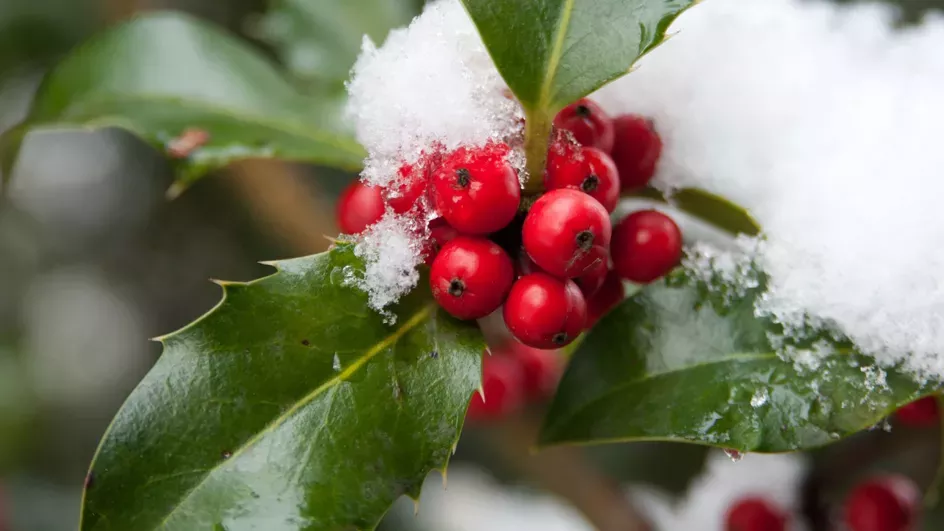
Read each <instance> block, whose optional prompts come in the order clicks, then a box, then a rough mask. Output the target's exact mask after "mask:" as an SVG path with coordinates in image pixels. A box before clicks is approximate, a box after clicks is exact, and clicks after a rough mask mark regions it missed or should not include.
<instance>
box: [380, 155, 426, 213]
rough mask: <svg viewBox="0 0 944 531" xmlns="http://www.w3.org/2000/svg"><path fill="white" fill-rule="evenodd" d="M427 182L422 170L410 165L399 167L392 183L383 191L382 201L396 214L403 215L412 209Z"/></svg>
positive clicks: (424, 189)
mask: <svg viewBox="0 0 944 531" xmlns="http://www.w3.org/2000/svg"><path fill="white" fill-rule="evenodd" d="M428 184H429V181H428V180H427V179H426V175H424V173H423V171H422V168H416V167H414V166H413V165H411V164H404V165H403V166H400V170H399V171H397V177H396V179H395V180H394V182H393V183H392V184H391V185H390V186H388V187H387V188H385V189H384V191H383V197H384V200H385V201H386V202H387V204H388V205H390V208H391V209H393V211H394V212H396V213H397V214H405V213H406V212H409V211H410V209H412V208H413V205H415V204H416V202H417V200H418V199H419V198H420V197H422V196H423V194H424V193H425V192H426V188H427V186H428Z"/></svg>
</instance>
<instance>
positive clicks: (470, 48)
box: [347, 0, 523, 186]
mask: <svg viewBox="0 0 944 531" xmlns="http://www.w3.org/2000/svg"><path fill="white" fill-rule="evenodd" d="M348 93H349V95H350V98H349V103H348V107H347V114H348V116H349V117H350V119H352V120H353V122H354V126H355V130H356V132H357V139H358V141H360V143H361V144H363V146H364V147H365V148H367V151H368V153H369V155H368V158H367V161H366V162H365V169H364V172H363V179H364V180H365V181H366V182H369V183H372V184H376V185H379V186H383V185H386V184H388V183H389V182H390V180H391V179H392V178H393V177H394V176H395V175H396V171H397V169H398V168H399V167H400V164H401V163H402V162H403V161H407V162H413V161H415V160H416V159H417V157H418V156H419V154H420V152H422V151H423V150H424V149H428V148H429V147H430V146H432V145H437V144H441V145H442V146H443V147H444V148H445V149H447V150H451V149H455V148H457V147H459V146H480V145H484V144H485V143H486V142H487V141H488V140H503V139H506V138H508V137H510V136H514V135H517V134H520V130H521V126H520V122H519V120H520V119H521V118H522V117H523V113H522V111H521V109H520V106H519V105H518V104H517V103H516V102H515V101H514V100H513V99H511V98H509V97H508V94H509V92H508V89H507V86H506V85H505V82H504V81H503V80H502V78H501V76H500V75H499V73H498V70H497V69H496V68H495V64H494V63H493V62H492V59H491V57H489V55H488V52H487V51H486V49H485V46H484V45H483V44H482V40H481V38H480V37H479V35H478V32H477V31H476V29H475V25H474V24H473V23H472V20H471V19H470V18H469V16H468V14H467V13H466V11H465V9H464V8H463V7H462V5H461V4H460V3H459V1H458V0H440V1H437V2H433V3H430V4H428V5H427V7H426V9H425V10H424V11H423V13H422V14H421V15H420V16H419V17H417V18H416V19H414V20H413V22H412V23H411V24H410V25H409V27H407V28H405V29H399V30H394V31H392V32H391V33H390V35H389V36H388V37H387V40H386V42H385V43H384V44H383V46H381V47H380V48H377V47H376V46H375V45H374V44H373V43H372V42H371V41H370V40H369V39H367V38H365V40H364V45H363V50H362V52H361V55H360V57H359V58H358V60H357V63H356V64H355V65H354V70H353V72H352V78H351V81H350V82H349V83H348Z"/></svg>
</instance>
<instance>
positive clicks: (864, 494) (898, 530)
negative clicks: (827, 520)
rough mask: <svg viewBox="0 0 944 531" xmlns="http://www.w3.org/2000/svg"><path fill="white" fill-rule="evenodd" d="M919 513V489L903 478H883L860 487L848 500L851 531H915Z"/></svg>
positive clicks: (847, 519) (847, 524)
mask: <svg viewBox="0 0 944 531" xmlns="http://www.w3.org/2000/svg"><path fill="white" fill-rule="evenodd" d="M917 511H918V489H917V487H916V486H915V485H914V483H913V482H912V481H911V480H910V479H908V478H905V477H902V476H882V477H877V478H872V479H870V480H868V481H865V482H863V483H861V484H859V485H858V486H857V487H856V488H855V489H853V491H852V492H851V493H850V494H849V496H848V497H847V498H846V504H845V507H844V516H843V517H844V519H845V523H846V527H847V528H848V529H849V531H911V530H912V529H914V526H915V523H916V520H917Z"/></svg>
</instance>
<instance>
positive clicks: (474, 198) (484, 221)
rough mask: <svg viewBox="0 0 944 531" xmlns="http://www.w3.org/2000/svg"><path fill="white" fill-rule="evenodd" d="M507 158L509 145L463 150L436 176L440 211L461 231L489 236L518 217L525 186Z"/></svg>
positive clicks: (437, 202)
mask: <svg viewBox="0 0 944 531" xmlns="http://www.w3.org/2000/svg"><path fill="white" fill-rule="evenodd" d="M507 155H508V146H506V145H502V144H489V145H487V146H485V147H483V148H478V149H469V148H465V147H461V148H459V149H457V150H456V151H454V152H453V153H452V154H451V155H449V156H448V157H447V158H446V159H445V161H444V162H443V165H442V166H440V168H439V169H438V170H437V171H436V172H434V173H433V177H432V185H433V202H434V204H435V207H436V210H437V211H438V212H439V213H440V214H441V215H442V217H444V218H446V221H448V222H449V224H450V225H452V226H453V227H455V228H456V230H458V231H459V232H461V233H464V234H488V233H491V232H495V231H497V230H499V229H501V228H502V227H504V226H505V225H507V224H508V223H509V222H510V221H511V220H512V219H513V218H514V217H515V213H516V212H517V211H518V204H519V203H520V201H521V185H520V183H519V182H518V174H517V172H516V171H515V169H514V168H513V167H512V166H511V164H509V163H508V161H507V160H506V156H507Z"/></svg>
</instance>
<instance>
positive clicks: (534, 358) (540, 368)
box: [507, 341, 563, 400]
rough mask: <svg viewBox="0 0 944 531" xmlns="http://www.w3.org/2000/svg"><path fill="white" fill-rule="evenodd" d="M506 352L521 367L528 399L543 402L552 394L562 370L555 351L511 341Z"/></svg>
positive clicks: (559, 359) (558, 356) (561, 364)
mask: <svg viewBox="0 0 944 531" xmlns="http://www.w3.org/2000/svg"><path fill="white" fill-rule="evenodd" d="M507 350H508V353H509V354H510V356H511V358H512V359H514V360H515V361H517V362H518V364H519V365H520V366H521V369H522V373H523V375H524V392H525V395H526V396H527V397H528V398H529V399H531V400H544V399H546V398H548V397H549V396H551V395H552V394H553V393H554V389H556V388H557V382H558V380H560V376H561V370H562V369H563V363H562V362H561V358H560V355H559V354H558V353H557V351H554V350H542V349H537V348H533V347H529V346H527V345H523V344H521V343H518V342H517V341H511V342H510V343H509V344H508V346H507Z"/></svg>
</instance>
